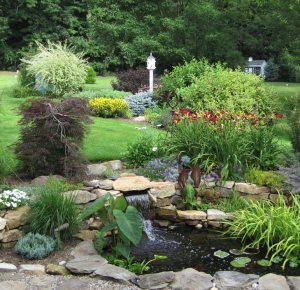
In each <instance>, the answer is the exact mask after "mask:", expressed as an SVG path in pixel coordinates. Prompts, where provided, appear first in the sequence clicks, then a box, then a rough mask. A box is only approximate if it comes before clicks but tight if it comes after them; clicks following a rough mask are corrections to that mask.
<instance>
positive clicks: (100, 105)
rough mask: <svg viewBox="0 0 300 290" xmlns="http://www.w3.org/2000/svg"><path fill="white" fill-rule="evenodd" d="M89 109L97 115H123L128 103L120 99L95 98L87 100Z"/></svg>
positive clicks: (127, 108) (106, 116)
mask: <svg viewBox="0 0 300 290" xmlns="http://www.w3.org/2000/svg"><path fill="white" fill-rule="evenodd" d="M89 108H90V110H91V111H92V112H93V113H95V114H96V115H97V116H99V117H103V118H109V117H123V116H125V115H126V112H127V111H128V110H129V105H128V104H127V103H126V102H124V101H123V100H122V99H110V98H101V97H100V98H95V99H92V100H90V101H89Z"/></svg>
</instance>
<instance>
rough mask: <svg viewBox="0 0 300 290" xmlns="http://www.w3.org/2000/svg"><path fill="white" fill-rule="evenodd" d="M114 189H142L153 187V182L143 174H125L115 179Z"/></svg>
mask: <svg viewBox="0 0 300 290" xmlns="http://www.w3.org/2000/svg"><path fill="white" fill-rule="evenodd" d="M113 188H114V190H119V191H122V192H128V191H141V190H146V189H148V188H151V182H150V180H149V179H148V178H145V177H143V176H136V175H133V176H123V175H121V176H120V178H118V179H117V180H115V181H114V183H113Z"/></svg>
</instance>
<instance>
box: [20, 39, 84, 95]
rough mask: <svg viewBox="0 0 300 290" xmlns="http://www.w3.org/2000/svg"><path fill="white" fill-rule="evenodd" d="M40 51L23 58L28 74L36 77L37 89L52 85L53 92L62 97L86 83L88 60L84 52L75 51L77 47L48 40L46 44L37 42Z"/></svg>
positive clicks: (42, 89)
mask: <svg viewBox="0 0 300 290" xmlns="http://www.w3.org/2000/svg"><path fill="white" fill-rule="evenodd" d="M36 44H37V48H38V51H39V52H38V53H37V54H35V55H33V56H29V57H27V58H23V59H22V61H23V62H24V63H26V64H27V67H26V68H27V71H28V74H29V75H31V76H33V77H36V78H37V79H36V80H37V81H36V84H35V85H36V88H37V90H39V91H40V90H41V91H44V90H45V89H46V88H49V87H51V89H52V90H53V93H54V94H55V95H56V96H58V97H62V96H63V95H64V94H66V93H68V92H70V91H71V92H74V91H75V92H76V91H77V90H78V89H79V88H80V87H81V86H82V84H83V83H84V80H85V78H86V74H87V67H88V66H87V61H86V60H85V59H84V58H83V57H84V53H77V54H76V53H75V48H74V47H71V46H67V44H66V43H65V44H61V43H56V44H55V43H52V42H50V41H48V42H47V45H46V46H44V45H42V44H41V43H39V42H36Z"/></svg>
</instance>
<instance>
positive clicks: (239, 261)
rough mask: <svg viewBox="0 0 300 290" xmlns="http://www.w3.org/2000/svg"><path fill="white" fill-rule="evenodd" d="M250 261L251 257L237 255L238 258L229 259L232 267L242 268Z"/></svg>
mask: <svg viewBox="0 0 300 290" xmlns="http://www.w3.org/2000/svg"><path fill="white" fill-rule="evenodd" d="M250 261H251V259H250V258H248V257H239V258H235V259H234V260H233V261H231V262H230V265H231V266H233V267H236V268H243V267H245V266H246V264H247V263H249V262H250Z"/></svg>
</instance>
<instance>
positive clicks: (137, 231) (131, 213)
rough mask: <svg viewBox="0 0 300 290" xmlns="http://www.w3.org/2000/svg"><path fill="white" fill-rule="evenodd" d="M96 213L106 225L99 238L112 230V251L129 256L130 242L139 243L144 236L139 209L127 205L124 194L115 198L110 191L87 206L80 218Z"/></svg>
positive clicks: (102, 237) (103, 237) (117, 254)
mask: <svg viewBox="0 0 300 290" xmlns="http://www.w3.org/2000/svg"><path fill="white" fill-rule="evenodd" d="M124 211H125V212H124ZM94 213H97V214H98V215H99V217H100V218H101V220H102V221H103V223H104V225H105V226H104V227H103V228H102V229H101V231H100V235H98V238H99V239H102V240H103V239H105V235H106V233H107V232H108V231H110V232H111V236H112V251H113V252H114V254H115V256H116V257H118V256H119V254H122V255H123V256H124V257H125V258H128V257H129V254H130V244H131V243H133V244H135V245H137V244H138V243H139V241H140V240H141V238H142V229H143V221H142V218H141V217H140V215H139V212H138V211H137V209H136V208H135V207H133V206H127V202H126V199H125V198H124V197H123V196H119V197H117V198H116V199H114V198H113V196H112V195H111V194H110V193H109V192H108V193H106V194H105V195H103V196H101V197H100V198H99V199H97V200H96V201H95V202H94V203H92V204H91V205H90V206H89V207H87V208H86V210H85V211H83V212H82V214H81V215H80V217H79V220H82V219H84V218H86V217H88V216H90V215H91V214H94ZM103 245H104V243H103Z"/></svg>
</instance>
